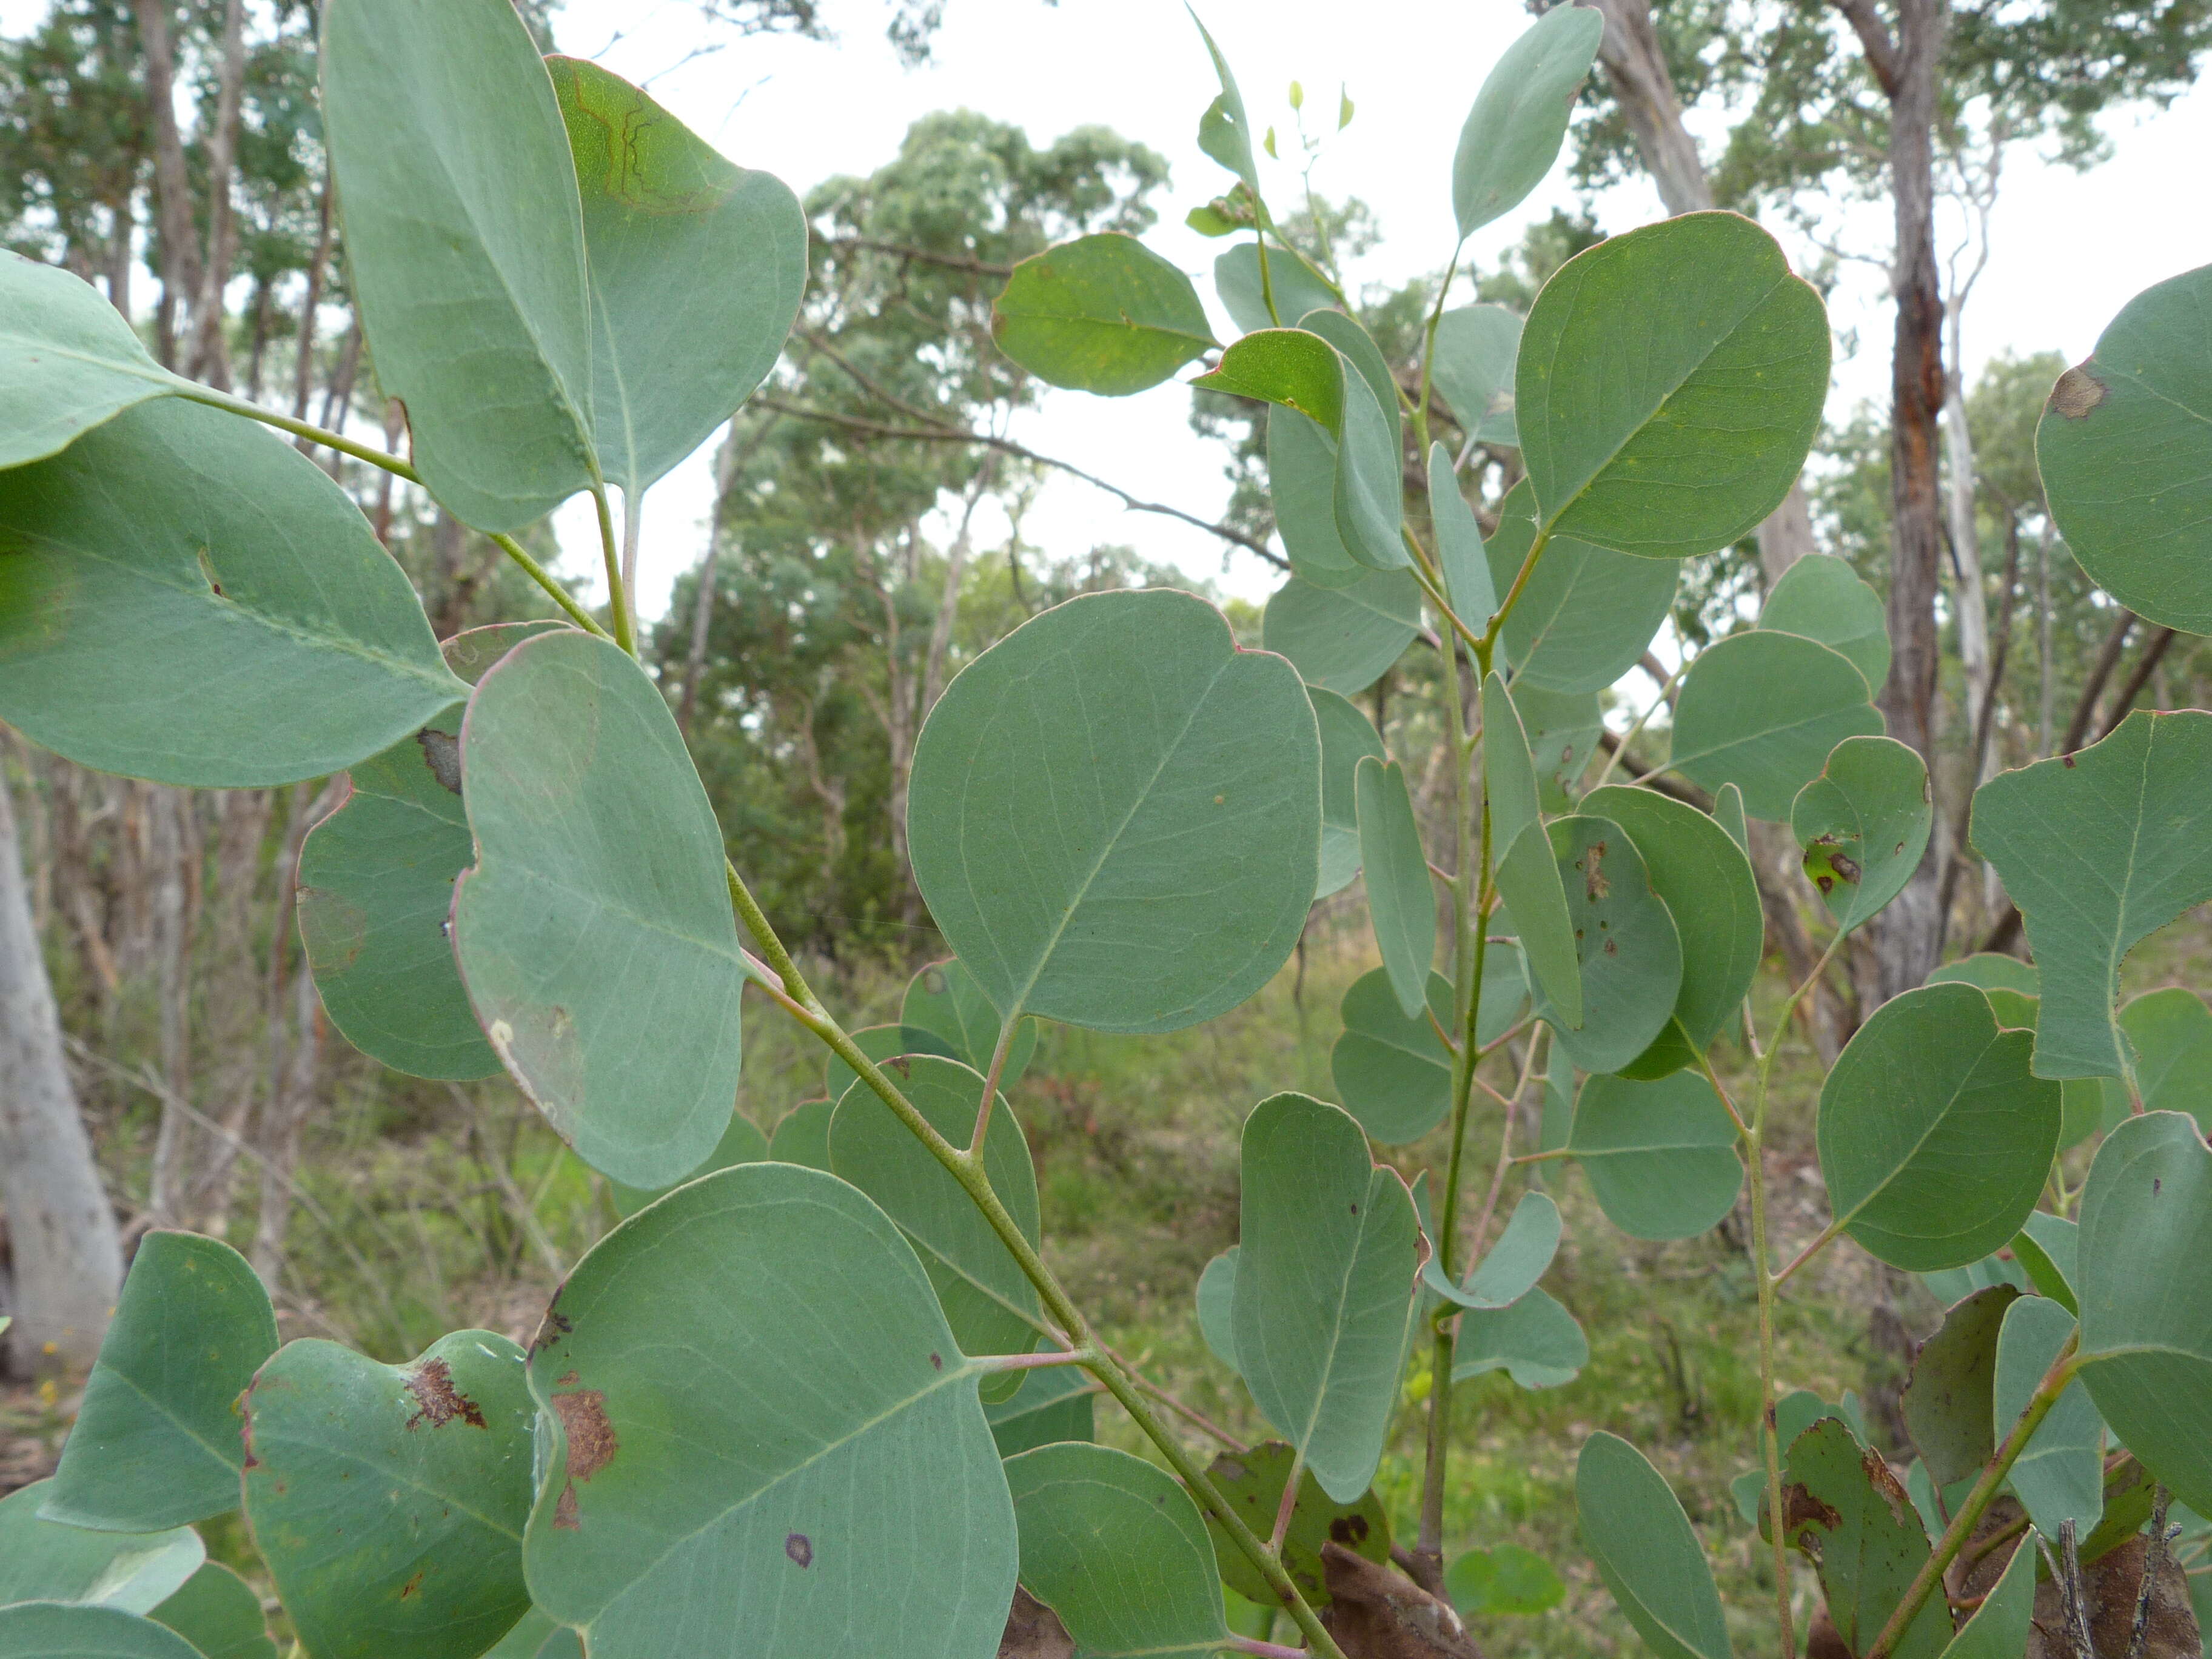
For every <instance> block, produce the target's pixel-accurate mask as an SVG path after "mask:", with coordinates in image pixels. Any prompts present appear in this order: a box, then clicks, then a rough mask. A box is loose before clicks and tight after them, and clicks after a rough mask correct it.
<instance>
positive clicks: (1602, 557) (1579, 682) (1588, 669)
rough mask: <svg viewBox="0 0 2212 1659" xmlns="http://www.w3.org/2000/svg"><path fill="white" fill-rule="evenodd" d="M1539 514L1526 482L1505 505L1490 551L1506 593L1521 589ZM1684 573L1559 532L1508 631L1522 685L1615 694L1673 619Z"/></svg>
mask: <svg viewBox="0 0 2212 1659" xmlns="http://www.w3.org/2000/svg"><path fill="white" fill-rule="evenodd" d="M1535 510H1536V507H1535V497H1534V495H1531V494H1530V493H1529V491H1528V481H1527V480H1526V479H1523V480H1522V482H1521V483H1516V484H1515V485H1514V486H1513V488H1512V489H1509V490H1508V491H1506V492H1505V499H1504V501H1500V502H1499V503H1498V530H1497V532H1496V533H1495V534H1493V535H1492V537H1491V538H1490V541H1489V544H1488V545H1487V547H1486V549H1485V550H1484V551H1485V554H1486V556H1487V557H1488V559H1489V561H1490V580H1491V583H1492V586H1493V587H1494V588H1495V590H1496V591H1497V592H1498V593H1499V594H1500V595H1501V596H1502V595H1504V594H1506V593H1510V592H1512V591H1513V582H1514V579H1515V578H1516V577H1517V576H1518V575H1519V574H1521V566H1522V563H1523V562H1525V561H1526V560H1527V558H1528V549H1529V548H1530V546H1531V545H1532V544H1534V540H1535V535H1536V520H1535ZM1679 576H1680V566H1679V565H1678V564H1676V563H1674V562H1672V561H1669V560H1664V559H1639V558H1635V557H1632V556H1630V555H1628V554H1626V553H1616V552H1613V551H1612V550H1609V549H1607V548H1602V547H1597V546H1594V545H1592V544H1590V543H1589V542H1585V541H1582V540H1579V539H1577V538H1574V537H1571V536H1565V535H1556V534H1555V535H1554V536H1553V538H1552V539H1551V540H1550V541H1549V542H1548V543H1547V544H1545V547H1544V551H1543V553H1542V554H1541V556H1539V557H1538V558H1537V560H1536V568H1534V570H1532V571H1531V572H1529V574H1528V582H1527V583H1526V584H1525V585H1524V586H1522V590H1521V597H1520V599H1518V600H1516V602H1515V603H1514V606H1513V610H1512V611H1511V613H1510V615H1509V616H1507V617H1506V618H1505V626H1504V630H1503V631H1502V632H1501V634H1500V635H1499V637H1500V639H1501V640H1502V641H1503V642H1504V647H1505V658H1506V660H1507V661H1508V662H1510V663H1511V664H1512V665H1513V680H1514V684H1515V686H1516V689H1517V688H1518V687H1519V686H1520V685H1522V684H1528V685H1533V686H1538V687H1541V689H1543V690H1547V691H1602V690H1605V688H1606V687H1607V686H1609V685H1611V684H1613V682H1614V681H1615V680H1617V679H1619V678H1620V677H1621V676H1622V675H1623V674H1626V672H1627V671H1629V670H1630V669H1632V668H1633V667H1635V666H1636V664H1637V661H1638V659H1639V658H1641V657H1642V656H1643V655H1644V650H1645V649H1646V647H1649V646H1650V643H1651V639H1652V636H1653V635H1656V633H1658V631H1659V628H1660V624H1661V623H1664V622H1665V621H1666V620H1667V613H1668V611H1669V610H1670V609H1671V608H1672V607H1673V605H1674V586H1675V582H1676V580H1677V578H1678V577H1679ZM1462 620H1464V618H1462Z"/></svg>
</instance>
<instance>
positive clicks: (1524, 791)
mask: <svg viewBox="0 0 2212 1659" xmlns="http://www.w3.org/2000/svg"><path fill="white" fill-rule="evenodd" d="M1482 777H1483V787H1484V788H1485V790H1486V791H1487V793H1488V795H1489V800H1490V841H1491V845H1492V847H1493V848H1498V849H1501V850H1499V851H1498V853H1497V854H1496V855H1495V858H1494V860H1493V863H1494V866H1495V870H1496V875H1495V879H1496V882H1497V884H1498V897H1499V898H1500V899H1502V900H1503V901H1504V905H1505V911H1506V919H1507V920H1508V921H1511V922H1512V924H1513V927H1514V930H1515V932H1516V933H1518V934H1519V936H1520V940H1521V954H1522V961H1523V963H1524V966H1525V968H1526V970H1527V973H1528V984H1529V987H1530V988H1531V989H1532V991H1537V992H1539V993H1541V995H1542V997H1543V998H1544V1000H1545V1001H1546V1002H1547V1004H1548V1005H1549V1006H1552V1007H1554V1008H1556V1009H1557V1010H1558V1011H1559V1018H1561V1019H1563V1020H1565V1021H1566V1022H1567V1023H1568V1024H1573V1025H1579V1024H1582V1020H1583V1010H1584V1006H1585V1004H1584V1000H1583V982H1582V969H1581V965H1580V962H1579V960H1578V956H1577V950H1576V944H1575V932H1574V927H1575V924H1574V920H1573V918H1572V916H1571V915H1570V914H1569V912H1568V909H1567V896H1566V889H1565V884H1564V883H1563V882H1562V880H1561V878H1560V874H1559V860H1557V859H1555V858H1554V857H1553V854H1552V843H1551V838H1550V837H1549V836H1547V834H1546V832H1545V829H1544V820H1543V805H1542V799H1541V794H1540V793H1539V789H1538V785H1537V781H1536V767H1535V763H1534V761H1533V760H1532V759H1531V758H1530V757H1529V753H1528V737H1527V734H1526V732H1525V731H1524V729H1523V727H1522V723H1521V714H1520V710H1519V708H1517V707H1516V704H1515V703H1514V701H1513V698H1512V696H1511V694H1510V693H1509V692H1508V691H1507V690H1506V689H1505V682H1504V680H1502V679H1500V678H1498V672H1497V671H1496V670H1495V669H1493V670H1492V671H1491V672H1490V673H1489V674H1488V675H1486V677H1485V678H1484V679H1483V682H1482Z"/></svg>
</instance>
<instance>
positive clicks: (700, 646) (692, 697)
mask: <svg viewBox="0 0 2212 1659" xmlns="http://www.w3.org/2000/svg"><path fill="white" fill-rule="evenodd" d="M721 552H722V534H721V532H720V531H709V532H708V536H707V556H706V557H704V558H703V559H702V560H700V561H699V586H698V592H696V594H695V595H694V599H695V600H696V603H694V604H693V605H692V607H691V648H690V652H689V653H686V655H685V657H684V697H683V701H682V702H678V704H677V706H676V729H677V730H678V732H682V733H683V734H684V741H685V742H687V743H688V742H690V738H691V722H692V721H693V720H696V719H697V718H698V717H699V682H700V681H701V680H702V679H703V678H706V674H707V629H708V626H709V625H710V624H711V623H713V622H714V562H715V561H716V560H717V559H718V558H720V556H721ZM808 728H809V731H810V733H811V729H812V721H811V720H810V721H809V722H808Z"/></svg>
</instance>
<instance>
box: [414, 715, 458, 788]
mask: <svg viewBox="0 0 2212 1659" xmlns="http://www.w3.org/2000/svg"><path fill="white" fill-rule="evenodd" d="M415 741H416V742H417V743H419V744H422V763H423V764H424V765H425V766H427V767H428V768H429V769H430V775H431V776H432V777H434V778H435V779H437V781H439V782H440V783H441V784H443V785H444V786H445V787H447V788H448V789H450V790H452V791H453V793H455V794H457V795H458V794H459V793H461V740H460V739H459V738H456V737H452V736H449V735H448V734H447V733H446V732H439V731H435V730H433V729H432V728H431V727H429V726H424V727H423V728H422V730H421V731H420V732H416V734H415Z"/></svg>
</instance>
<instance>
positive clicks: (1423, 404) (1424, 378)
mask: <svg viewBox="0 0 2212 1659" xmlns="http://www.w3.org/2000/svg"><path fill="white" fill-rule="evenodd" d="M1466 246H1467V243H1466V242H1465V241H1464V240H1462V241H1461V242H1459V243H1458V244H1457V245H1456V246H1454V247H1453V249H1452V253H1451V258H1450V260H1449V262H1448V263H1447V264H1445V266H1444V279H1443V281H1442V282H1441V283H1437V301H1436V303H1435V304H1434V305H1432V306H1431V307H1429V320H1428V325H1427V326H1426V327H1425V329H1424V330H1423V331H1422V336H1421V339H1422V345H1421V390H1420V394H1419V396H1418V397H1416V398H1414V399H1413V441H1414V442H1415V443H1416V444H1417V445H1419V448H1420V453H1421V465H1423V466H1424V467H1426V466H1427V465H1428V464H1429V385H1430V380H1429V366H1430V365H1431V363H1433V362H1436V360H1437V323H1439V322H1440V321H1442V320H1443V314H1444V296H1445V295H1448V294H1449V293H1450V292H1451V285H1452V278H1453V277H1455V276H1458V275H1459V256H1460V253H1461V252H1462V250H1463V249H1464V248H1465V247H1466Z"/></svg>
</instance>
